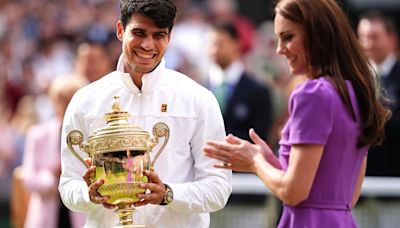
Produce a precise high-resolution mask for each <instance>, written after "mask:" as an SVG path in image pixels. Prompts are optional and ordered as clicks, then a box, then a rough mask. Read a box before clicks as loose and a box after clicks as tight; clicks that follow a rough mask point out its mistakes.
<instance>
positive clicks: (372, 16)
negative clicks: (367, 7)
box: [360, 10, 397, 34]
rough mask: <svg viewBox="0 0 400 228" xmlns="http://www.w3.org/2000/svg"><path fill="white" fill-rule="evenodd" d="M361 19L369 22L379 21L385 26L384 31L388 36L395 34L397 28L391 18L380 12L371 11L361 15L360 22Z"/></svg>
mask: <svg viewBox="0 0 400 228" xmlns="http://www.w3.org/2000/svg"><path fill="white" fill-rule="evenodd" d="M362 19H366V20H369V21H380V22H381V23H382V24H383V25H384V26H385V29H386V31H387V32H388V33H389V34H393V33H394V34H397V27H396V24H395V22H394V20H393V18H391V17H389V16H386V15H383V13H382V12H380V11H376V10H373V11H368V12H366V13H363V14H362V15H361V16H360V21H361V20H362Z"/></svg>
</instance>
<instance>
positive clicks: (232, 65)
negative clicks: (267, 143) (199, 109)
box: [209, 23, 273, 140]
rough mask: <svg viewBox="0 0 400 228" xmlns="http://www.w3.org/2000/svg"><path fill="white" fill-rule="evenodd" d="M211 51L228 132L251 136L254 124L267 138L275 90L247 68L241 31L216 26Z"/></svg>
mask: <svg viewBox="0 0 400 228" xmlns="http://www.w3.org/2000/svg"><path fill="white" fill-rule="evenodd" d="M209 54H210V57H211V58H212V60H213V61H214V62H215V64H216V65H217V66H216V67H217V68H215V69H214V70H211V71H210V75H209V77H210V78H209V87H210V89H211V90H212V91H213V92H214V94H215V96H216V97H217V100H218V102H219V105H220V108H221V111H222V114H223V117H224V122H225V129H226V132H227V133H232V134H234V135H236V136H238V137H240V138H243V139H247V140H250V138H249V133H248V132H249V129H250V128H254V129H255V131H256V132H257V133H258V134H259V135H261V136H262V138H264V139H266V138H267V136H268V133H269V131H270V129H271V124H272V123H271V122H272V116H273V111H272V101H271V93H270V91H269V89H268V88H267V87H265V86H264V85H262V84H261V83H259V82H257V81H256V80H255V79H254V77H253V76H252V75H250V74H249V73H248V72H246V70H245V66H244V64H243V62H242V59H241V58H242V56H241V50H240V41H239V34H238V31H237V30H236V28H235V27H234V25H233V24H231V23H220V24H216V25H214V26H213V29H212V31H211V32H210V34H209Z"/></svg>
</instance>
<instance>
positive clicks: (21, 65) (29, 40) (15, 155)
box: [0, 0, 302, 226]
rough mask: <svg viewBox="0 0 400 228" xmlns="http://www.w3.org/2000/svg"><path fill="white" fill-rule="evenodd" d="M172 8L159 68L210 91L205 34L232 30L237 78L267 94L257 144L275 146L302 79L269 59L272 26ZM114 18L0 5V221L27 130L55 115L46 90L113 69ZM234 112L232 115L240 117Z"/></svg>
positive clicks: (232, 13)
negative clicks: (220, 26) (220, 27)
mask: <svg viewBox="0 0 400 228" xmlns="http://www.w3.org/2000/svg"><path fill="white" fill-rule="evenodd" d="M176 3H177V6H178V15H177V20H176V23H175V25H174V28H173V30H172V35H171V40H170V44H169V48H168V51H167V53H166V55H165V59H166V64H167V66H168V67H169V68H173V69H176V70H178V71H180V72H182V73H185V74H186V75H188V76H189V77H191V78H192V79H193V80H195V81H197V82H198V83H200V84H202V85H203V86H205V87H208V88H210V89H212V88H211V87H210V78H213V74H217V73H216V72H218V70H219V72H224V69H223V66H222V65H221V64H218V61H217V60H216V59H215V56H213V54H212V51H213V50H212V48H211V47H212V46H213V45H212V42H213V41H212V38H210V37H211V36H210V35H209V33H210V31H212V30H213V26H212V25H214V24H217V23H226V22H228V23H230V24H232V25H234V26H235V29H236V30H237V33H238V41H239V51H240V55H238V56H239V57H238V58H239V59H240V62H241V63H242V64H243V66H244V69H245V72H246V73H247V74H248V75H249V76H250V78H251V79H252V80H254V81H256V82H257V83H258V84H261V85H262V86H263V87H265V88H266V89H267V90H268V91H269V94H270V98H269V99H270V101H271V102H272V104H271V106H270V108H269V110H268V111H269V114H270V116H271V118H270V119H271V120H270V121H271V123H270V124H269V125H268V128H269V129H267V130H266V133H265V134H263V136H264V138H265V139H266V140H267V142H268V143H270V144H271V146H273V147H274V146H276V145H277V142H278V139H279V132H280V127H281V126H282V123H283V122H284V120H285V118H286V115H287V114H286V107H287V99H288V96H289V94H290V91H292V89H293V87H294V86H295V85H296V84H297V83H299V81H301V80H302V78H296V79H295V80H292V79H291V77H290V75H289V72H288V68H287V63H286V60H284V59H283V58H282V57H280V56H277V54H276V52H275V49H276V39H275V36H274V29H273V23H272V22H271V21H265V22H264V23H261V24H258V25H256V24H255V23H254V22H253V21H252V20H251V19H250V18H247V17H246V16H244V15H241V14H240V12H239V10H238V4H237V2H236V1H234V0H218V1H216V0H202V1H200V0H176ZM118 14H119V0H67V1H66V0H35V1H32V0H0V65H1V66H2V67H0V110H1V111H0V219H3V218H4V217H5V216H8V215H9V213H10V212H9V208H10V206H9V205H10V197H11V195H12V187H11V186H12V184H11V183H12V177H13V171H14V170H15V168H17V167H20V166H22V165H23V160H24V152H25V151H26V148H25V141H26V136H27V132H28V130H29V129H30V128H31V127H32V126H34V125H37V124H41V123H44V122H46V121H49V120H51V119H52V118H53V117H54V116H56V115H57V110H56V108H57V107H55V104H54V100H52V99H51V97H50V93H49V91H50V88H51V85H52V83H53V82H54V81H55V80H56V79H57V78H65V77H68V78H69V79H70V80H77V81H84V82H85V83H84V84H87V83H90V82H93V81H96V80H97V79H99V78H101V77H102V76H104V75H106V74H107V73H109V72H111V71H113V70H114V69H115V66H116V63H117V61H118V58H119V55H120V53H121V43H120V41H119V40H118V39H117V38H116V36H115V26H116V19H117V18H118ZM214 54H215V53H214ZM216 69H217V70H216ZM246 91H249V93H250V91H251V89H249V90H246ZM259 98H260V97H259ZM254 99H256V98H254ZM254 102H256V103H257V102H258V101H254ZM240 108H241V106H239V109H237V110H234V111H232V113H235V112H236V111H237V112H238V114H240V115H242V114H243V112H244V111H243V109H240ZM245 111H246V110H245ZM226 115H229V114H224V118H226V117H227V116H226ZM225 124H226V125H228V124H227V123H225ZM250 127H251V126H250ZM246 128H247V126H246ZM40 159H45V158H40ZM22 173H23V171H22ZM20 204H22V203H20ZM2 224H3V223H1V221H0V226H2Z"/></svg>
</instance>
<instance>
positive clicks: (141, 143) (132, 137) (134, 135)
mask: <svg viewBox="0 0 400 228" xmlns="http://www.w3.org/2000/svg"><path fill="white" fill-rule="evenodd" d="M128 117H129V113H128V112H126V111H121V105H120V102H119V96H114V97H113V103H112V111H111V112H109V113H106V114H105V116H104V118H105V119H106V121H107V125H106V126H104V127H102V128H99V129H97V130H95V131H94V133H93V135H91V136H89V139H88V142H89V151H90V154H100V153H108V152H119V151H126V150H139V151H149V150H151V146H150V144H151V143H150V136H149V133H148V132H147V131H145V130H143V129H142V128H141V127H139V126H135V125H130V124H129V123H128Z"/></svg>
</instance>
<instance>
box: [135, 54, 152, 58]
mask: <svg viewBox="0 0 400 228" xmlns="http://www.w3.org/2000/svg"><path fill="white" fill-rule="evenodd" d="M137 55H138V56H139V57H142V58H145V59H151V58H152V57H153V55H151V54H145V53H137Z"/></svg>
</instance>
